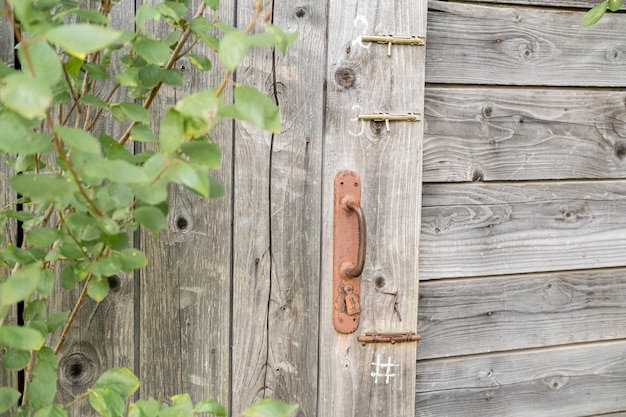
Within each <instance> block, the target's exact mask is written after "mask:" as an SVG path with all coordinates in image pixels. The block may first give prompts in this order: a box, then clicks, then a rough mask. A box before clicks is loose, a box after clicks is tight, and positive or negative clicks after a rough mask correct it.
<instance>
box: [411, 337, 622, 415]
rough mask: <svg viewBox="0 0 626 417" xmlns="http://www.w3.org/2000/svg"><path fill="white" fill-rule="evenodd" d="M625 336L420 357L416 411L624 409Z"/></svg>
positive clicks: (514, 412)
mask: <svg viewBox="0 0 626 417" xmlns="http://www.w3.org/2000/svg"><path fill="white" fill-rule="evenodd" d="M625 349H626V342H624V341H623V340H622V341H615V342H605V343H592V344H586V345H575V346H568V347H560V348H551V349H540V350H532V351H520V352H506V353H498V354H490V355H480V356H468V357H460V358H453V359H440V360H431V361H420V362H418V365H417V401H416V404H415V407H416V416H418V417H426V416H429V417H430V416H433V417H434V416H463V417H473V416H477V417H478V416H480V417H492V416H493V417H496V416H497V417H500V416H507V417H544V416H545V417H548V416H549V417H577V416H589V415H593V414H602V413H610V412H616V411H622V410H625V409H626V397H624V395H623V392H624V384H626V355H625V354H624V350H625Z"/></svg>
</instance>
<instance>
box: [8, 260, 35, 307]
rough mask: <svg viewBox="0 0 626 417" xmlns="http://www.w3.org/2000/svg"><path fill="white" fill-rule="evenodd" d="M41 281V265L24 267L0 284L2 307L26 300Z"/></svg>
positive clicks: (33, 264)
mask: <svg viewBox="0 0 626 417" xmlns="http://www.w3.org/2000/svg"><path fill="white" fill-rule="evenodd" d="M40 279H41V265H40V264H39V263H32V264H29V265H25V266H23V267H21V268H20V269H18V270H17V271H16V272H15V273H13V274H12V275H11V276H10V277H9V278H8V279H7V280H6V281H5V282H4V283H2V284H0V291H1V294H0V297H1V298H0V301H1V303H0V304H2V305H3V306H8V305H12V304H15V303H17V302H20V301H24V300H26V299H27V298H28V297H30V295H31V294H32V293H33V291H35V289H36V288H37V284H38V283H39V280H40Z"/></svg>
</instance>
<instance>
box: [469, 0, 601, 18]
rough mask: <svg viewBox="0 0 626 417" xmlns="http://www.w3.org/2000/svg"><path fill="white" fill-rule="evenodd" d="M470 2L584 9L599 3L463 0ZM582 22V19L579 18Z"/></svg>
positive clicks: (587, 0)
mask: <svg viewBox="0 0 626 417" xmlns="http://www.w3.org/2000/svg"><path fill="white" fill-rule="evenodd" d="M463 1H465V2H468V3H469V2H472V3H497V4H519V5H522V6H538V7H542V6H544V7H562V8H565V7H567V8H570V7H572V8H582V9H584V10H585V11H586V10H588V9H590V8H592V7H593V6H595V5H596V4H598V3H600V2H599V1H597V0H463ZM581 22H582V20H581Z"/></svg>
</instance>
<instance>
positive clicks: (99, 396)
mask: <svg viewBox="0 0 626 417" xmlns="http://www.w3.org/2000/svg"><path fill="white" fill-rule="evenodd" d="M89 404H91V407H92V408H93V409H94V410H96V411H97V412H98V413H100V415H102V417H119V416H121V415H122V414H124V399H122V397H121V396H120V395H119V394H118V393H117V392H115V391H112V390H110V389H108V388H96V389H93V390H90V391H89Z"/></svg>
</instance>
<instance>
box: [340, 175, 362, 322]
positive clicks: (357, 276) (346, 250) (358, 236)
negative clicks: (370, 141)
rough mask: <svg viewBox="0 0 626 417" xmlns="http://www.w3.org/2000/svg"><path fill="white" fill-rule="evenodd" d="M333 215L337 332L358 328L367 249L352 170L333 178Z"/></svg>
mask: <svg viewBox="0 0 626 417" xmlns="http://www.w3.org/2000/svg"><path fill="white" fill-rule="evenodd" d="M334 189H335V195H334V210H333V211H334V215H333V325H334V326H335V330H337V332H339V333H352V332H354V331H355V330H356V329H357V328H358V327H359V318H360V312H361V307H360V302H359V298H360V294H361V274H362V273H363V267H364V266H365V255H366V252H367V231H366V223H365V214H364V212H363V207H361V180H360V178H359V176H358V175H357V174H356V173H355V172H352V171H341V172H339V173H338V174H337V176H336V177H335V186H334Z"/></svg>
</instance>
